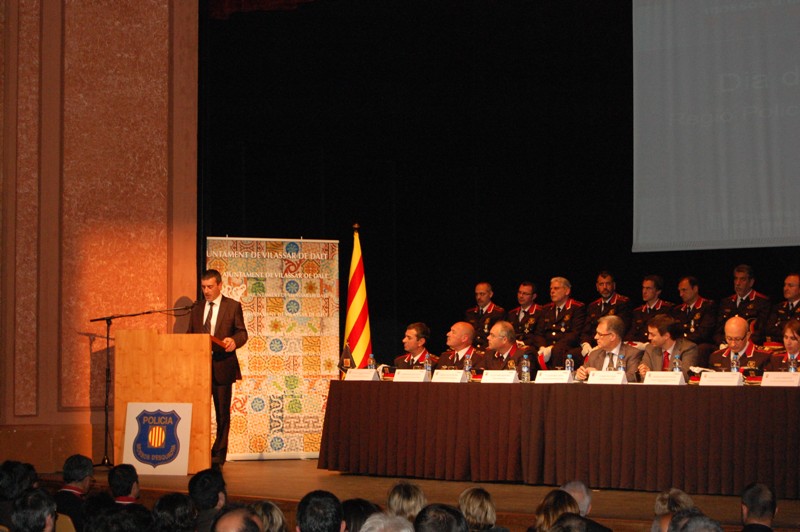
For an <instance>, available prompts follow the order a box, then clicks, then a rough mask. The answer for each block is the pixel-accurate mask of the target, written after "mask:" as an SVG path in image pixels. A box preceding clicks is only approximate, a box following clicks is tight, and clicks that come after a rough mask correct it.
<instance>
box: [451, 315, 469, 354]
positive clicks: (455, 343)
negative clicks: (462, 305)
mask: <svg viewBox="0 0 800 532" xmlns="http://www.w3.org/2000/svg"><path fill="white" fill-rule="evenodd" d="M474 338H475V328H474V327H473V326H472V324H470V323H467V322H466V321H459V322H456V323H454V324H453V326H452V327H450V331H449V332H448V333H447V347H449V348H450V349H453V350H454V351H460V350H461V349H464V348H465V347H467V346H469V345H472V340H473V339H474Z"/></svg>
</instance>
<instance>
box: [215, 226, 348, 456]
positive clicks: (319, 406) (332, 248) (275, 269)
mask: <svg viewBox="0 0 800 532" xmlns="http://www.w3.org/2000/svg"><path fill="white" fill-rule="evenodd" d="M206 267H207V268H209V269H212V268H213V269H215V270H219V272H220V273H221V274H222V284H223V289H222V293H223V294H224V295H226V296H228V297H231V298H233V299H236V300H237V301H240V302H241V304H242V310H243V311H244V319H245V324H246V325H247V332H248V334H249V337H250V339H249V340H248V341H247V344H246V345H245V346H244V347H242V348H240V349H238V351H237V352H238V356H239V364H240V365H241V368H242V377H243V378H242V380H241V381H238V382H237V383H236V384H235V385H234V387H233V400H232V404H231V430H230V440H229V444H228V458H230V459H234V460H236V459H257V458H316V457H318V455H319V447H320V441H321V439H322V423H323V420H324V417H325V405H326V404H327V399H328V385H329V383H330V381H331V380H332V379H336V378H338V368H337V364H338V362H339V344H340V342H339V242H338V241H334V240H325V241H323V240H277V239H254V238H251V239H243V238H213V237H209V238H208V240H207V246H206ZM212 412H213V408H212ZM212 418H213V413H212ZM212 423H213V421H212ZM215 431H216V429H215V428H212V431H211V434H212V440H213V434H214V433H215Z"/></svg>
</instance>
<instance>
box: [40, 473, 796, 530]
mask: <svg viewBox="0 0 800 532" xmlns="http://www.w3.org/2000/svg"><path fill="white" fill-rule="evenodd" d="M223 475H224V477H225V481H226V483H227V488H228V496H229V498H230V499H232V500H244V501H248V502H249V501H250V500H254V499H270V500H272V501H275V502H276V503H281V504H280V505H281V507H282V508H283V509H284V511H286V510H287V509H292V508H293V507H294V505H295V504H296V503H297V501H299V500H300V499H301V498H302V497H303V495H305V494H306V493H308V492H309V491H312V490H315V489H324V490H328V491H330V492H332V493H334V494H336V496H338V497H339V498H340V499H341V500H345V499H350V498H355V497H361V498H365V499H369V500H371V501H373V502H375V503H376V504H379V505H380V506H381V507H385V505H386V494H387V493H388V491H389V489H390V488H391V487H392V486H393V485H394V484H395V483H396V482H397V481H398V480H400V479H398V478H392V477H367V476H358V475H349V474H344V473H338V472H332V471H326V470H321V469H317V461H316V460H265V461H240V462H228V463H227V464H226V465H225V467H224V469H223ZM47 477H49V478H48V479H47V480H50V481H52V480H54V476H51V475H47ZM95 477H96V478H97V480H98V484H100V485H103V484H106V474H105V472H104V471H103V470H102V469H98V470H97V471H96V474H95ZM409 480H410V481H411V482H414V483H416V484H418V485H420V487H422V489H423V491H424V492H425V495H426V497H427V499H428V501H429V502H442V503H447V504H453V505H457V502H458V496H459V494H460V493H461V492H462V491H463V490H464V489H466V488H467V487H469V486H473V485H480V486H482V487H484V488H485V489H486V490H487V491H489V493H491V494H492V497H493V498H494V501H495V505H496V506H497V510H498V514H499V516H498V524H499V525H502V526H507V527H509V528H511V529H512V530H525V528H526V527H527V526H528V525H529V524H531V523H532V520H533V512H534V510H535V509H536V506H537V505H538V504H539V502H540V501H541V499H542V498H543V497H544V495H545V494H546V493H547V492H548V491H550V490H551V489H552V487H551V486H527V485H523V484H506V483H477V484H476V483H471V482H448V481H437V480H421V479H409ZM188 482H189V477H183V476H159V475H147V476H142V477H141V479H140V484H141V488H142V490H143V495H142V497H143V499H144V500H143V502H144V503H145V504H146V505H148V506H149V504H148V501H154V500H155V499H157V498H158V497H159V496H160V495H161V494H162V493H164V492H170V491H181V492H186V491H187V484H188ZM690 495H691V494H690ZM655 498H656V493H650V492H639V491H620V490H597V491H593V498H592V512H591V517H592V518H594V519H596V520H597V521H600V522H601V523H603V524H605V525H606V526H609V527H611V528H613V529H614V530H649V527H650V523H651V522H652V519H653V504H654V501H655ZM692 498H693V500H694V502H695V504H696V505H697V506H698V507H699V508H700V509H702V510H703V511H704V512H705V513H706V514H707V515H709V516H711V517H713V518H714V519H717V520H718V521H720V522H721V523H723V525H726V526H725V528H726V529H729V530H738V529H741V525H740V524H739V523H740V516H739V512H740V503H739V498H738V497H721V496H709V495H692ZM150 504H152V502H151V503H150ZM778 507H779V509H778V515H777V519H776V523H775V525H776V529H777V528H781V529H786V530H797V529H800V501H797V500H781V501H779V504H778ZM287 517H290V518H291V520H292V521H293V520H294V519H293V515H292V516H287Z"/></svg>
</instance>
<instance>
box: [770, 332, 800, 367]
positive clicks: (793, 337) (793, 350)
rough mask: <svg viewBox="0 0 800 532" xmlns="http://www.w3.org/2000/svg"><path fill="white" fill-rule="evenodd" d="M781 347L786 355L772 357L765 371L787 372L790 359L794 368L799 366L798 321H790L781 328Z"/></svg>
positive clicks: (799, 334)
mask: <svg viewBox="0 0 800 532" xmlns="http://www.w3.org/2000/svg"><path fill="white" fill-rule="evenodd" d="M783 346H784V347H785V348H786V353H780V354H777V355H772V358H771V359H770V361H769V364H768V365H767V368H766V369H767V371H789V366H790V361H792V359H794V365H795V367H798V366H800V357H799V355H800V321H797V320H791V321H788V322H786V325H784V326H783Z"/></svg>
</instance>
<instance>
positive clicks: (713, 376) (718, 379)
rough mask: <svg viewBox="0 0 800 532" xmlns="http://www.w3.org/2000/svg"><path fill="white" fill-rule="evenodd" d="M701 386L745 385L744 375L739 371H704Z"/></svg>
mask: <svg viewBox="0 0 800 532" xmlns="http://www.w3.org/2000/svg"><path fill="white" fill-rule="evenodd" d="M700 386H744V377H743V376H742V374H741V373H739V372H738V371H737V372H736V373H734V372H732V371H704V372H703V373H702V374H701V375H700Z"/></svg>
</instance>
